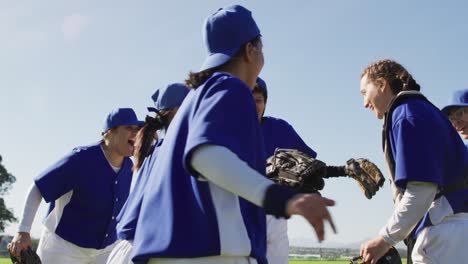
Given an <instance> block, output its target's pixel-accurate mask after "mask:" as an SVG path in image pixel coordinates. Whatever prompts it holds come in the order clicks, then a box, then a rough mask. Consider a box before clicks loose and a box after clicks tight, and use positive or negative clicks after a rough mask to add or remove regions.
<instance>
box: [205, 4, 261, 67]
mask: <svg viewBox="0 0 468 264" xmlns="http://www.w3.org/2000/svg"><path fill="white" fill-rule="evenodd" d="M259 35H260V29H259V28H258V26H257V24H256V23H255V21H254V19H253V17H252V13H251V12H250V11H249V10H248V9H246V8H245V7H243V6H240V5H231V6H227V7H223V8H220V9H218V11H216V12H215V13H214V14H212V15H210V16H209V17H208V18H207V19H206V20H205V25H204V31H203V39H204V41H205V46H206V48H207V50H208V57H207V58H206V59H205V62H203V65H202V67H201V68H200V71H204V70H207V69H211V68H214V67H218V66H221V65H223V64H224V63H226V62H228V61H229V60H230V59H231V58H232V57H233V56H234V55H235V54H236V53H237V52H238V51H239V49H240V47H241V46H242V45H244V44H245V43H247V42H249V41H251V40H252V39H254V38H256V37H257V36H259Z"/></svg>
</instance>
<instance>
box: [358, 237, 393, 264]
mask: <svg viewBox="0 0 468 264" xmlns="http://www.w3.org/2000/svg"><path fill="white" fill-rule="evenodd" d="M391 247H392V246H391V245H390V244H388V243H387V242H386V241H385V240H384V239H383V237H381V236H378V237H376V238H374V239H372V240H369V241H367V242H366V243H364V244H362V245H361V251H360V254H361V256H362V261H363V262H364V263H369V264H376V263H377V261H378V260H379V259H380V258H381V257H382V256H383V255H385V253H387V251H388V250H389V249H390V248H391Z"/></svg>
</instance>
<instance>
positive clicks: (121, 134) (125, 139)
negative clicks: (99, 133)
mask: <svg viewBox="0 0 468 264" xmlns="http://www.w3.org/2000/svg"><path fill="white" fill-rule="evenodd" d="M138 129H139V126H136V125H127V126H118V127H116V128H113V129H111V130H109V131H108V132H107V133H106V136H105V140H106V141H108V144H107V145H108V146H109V149H110V150H111V151H112V152H114V153H115V154H117V155H119V156H123V157H130V156H132V155H133V151H134V150H135V146H134V145H135V138H136V134H137V132H138Z"/></svg>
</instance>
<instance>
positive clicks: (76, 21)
mask: <svg viewBox="0 0 468 264" xmlns="http://www.w3.org/2000/svg"><path fill="white" fill-rule="evenodd" d="M88 24H89V18H88V17H86V16H83V15H80V14H73V15H70V16H67V17H65V18H64V20H63V23H62V32H63V36H64V38H65V40H67V41H75V40H77V39H78V38H79V36H80V35H81V33H82V32H83V30H85V28H86V27H87V26H88Z"/></svg>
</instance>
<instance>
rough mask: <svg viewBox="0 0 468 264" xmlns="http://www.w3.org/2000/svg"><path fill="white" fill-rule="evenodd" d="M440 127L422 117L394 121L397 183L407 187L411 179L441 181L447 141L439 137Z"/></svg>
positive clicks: (394, 153)
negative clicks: (444, 145) (444, 144)
mask: <svg viewBox="0 0 468 264" xmlns="http://www.w3.org/2000/svg"><path fill="white" fill-rule="evenodd" d="M432 123H433V122H432ZM439 130H440V129H439V128H437V127H434V126H433V125H431V122H430V120H429V121H426V120H424V119H422V118H414V117H409V118H405V119H401V120H399V121H398V122H396V123H395V124H394V126H393V127H392V136H393V147H392V151H393V155H394V157H395V183H396V184H397V185H398V186H399V187H401V188H406V183H407V182H408V181H422V182H432V183H435V184H438V185H441V183H442V180H443V164H441V163H443V162H444V157H443V156H444V147H443V146H442V145H443V143H442V142H443V141H440V140H437V136H436V135H438V134H439V133H438V132H439ZM429 132H431V133H429ZM432 132H433V133H432Z"/></svg>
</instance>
